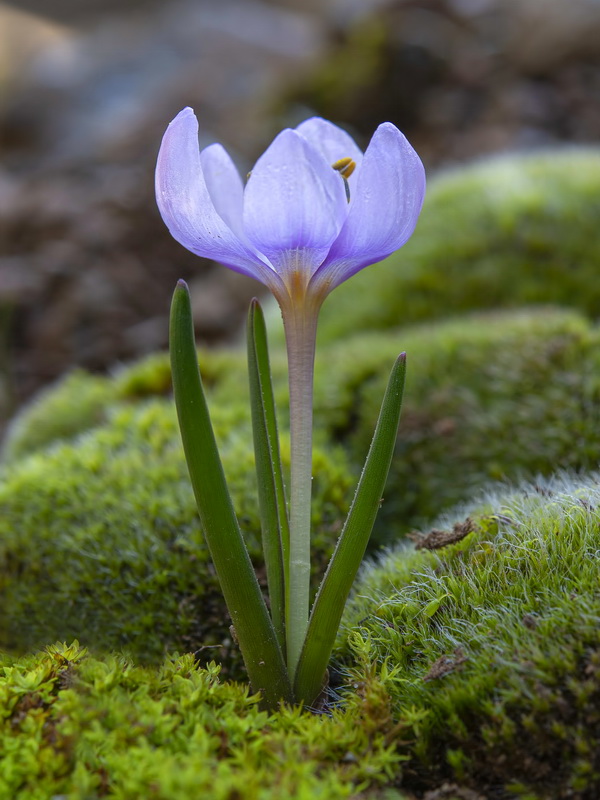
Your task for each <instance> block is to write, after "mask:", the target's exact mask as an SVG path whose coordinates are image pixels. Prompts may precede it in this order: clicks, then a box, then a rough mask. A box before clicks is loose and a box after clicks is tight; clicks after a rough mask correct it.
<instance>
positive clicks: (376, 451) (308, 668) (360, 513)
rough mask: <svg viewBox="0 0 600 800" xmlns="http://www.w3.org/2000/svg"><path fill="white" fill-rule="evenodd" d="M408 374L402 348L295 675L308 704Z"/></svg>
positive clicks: (368, 525)
mask: <svg viewBox="0 0 600 800" xmlns="http://www.w3.org/2000/svg"><path fill="white" fill-rule="evenodd" d="M405 375H406V354H405V353H402V354H401V355H400V356H399V357H398V359H397V360H396V363H395V364H394V367H393V369H392V373H391V375H390V379H389V382H388V385H387V389H386V392H385V396H384V398H383V403H382V405H381V411H380V412H379V419H378V420H377V426H376V428H375V434H374V436H373V441H372V442H371V447H370V449H369V453H368V455H367V460H366V462H365V466H364V469H363V472H362V475H361V477H360V480H359V482H358V487H357V489H356V494H355V496H354V500H353V502H352V506H351V508H350V511H349V513H348V517H347V519H346V522H345V524H344V528H343V530H342V533H341V534H340V538H339V539H338V542H337V545H336V548H335V551H334V553H333V555H332V557H331V561H330V562H329V566H328V568H327V572H326V573H325V577H324V578H323V582H322V584H321V586H320V588H319V591H318V593H317V597H316V599H315V603H314V605H313V608H312V612H311V615H310V620H309V624H308V632H307V634H306V639H305V641H304V646H303V648H302V653H301V655H300V661H299V663H298V669H297V671H296V675H295V678H294V695H295V697H296V699H297V700H303V701H304V702H305V703H306V704H310V703H312V702H313V701H314V699H315V698H316V697H317V696H318V694H319V692H320V691H321V688H322V685H323V679H324V675H325V671H326V669H327V664H328V662H329V657H330V655H331V651H332V649H333V644H334V641H335V637H336V634H337V630H338V628H339V624H340V620H341V618H342V613H343V611H344V606H345V604H346V600H347V598H348V594H349V593H350V589H351V587H352V583H353V582H354V578H355V576H356V573H357V571H358V568H359V566H360V563H361V561H362V559H363V556H364V553H365V549H366V547H367V543H368V541H369V537H370V535H371V531H372V529H373V523H374V522H375V517H376V516H377V511H378V509H379V504H380V502H381V497H382V494H383V490H384V487H385V483H386V480H387V476H388V472H389V468H390V463H391V460H392V455H393V452H394V446H395V444H396V437H397V435H398V423H399V421H400V410H401V408H402V395H403V392H404V379H405Z"/></svg>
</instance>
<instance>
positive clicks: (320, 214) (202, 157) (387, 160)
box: [156, 108, 425, 309]
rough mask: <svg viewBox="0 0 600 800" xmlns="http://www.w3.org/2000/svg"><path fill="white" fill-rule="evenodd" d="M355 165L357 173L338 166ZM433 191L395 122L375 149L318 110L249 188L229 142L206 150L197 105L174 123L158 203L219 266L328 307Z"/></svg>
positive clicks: (175, 229) (407, 226)
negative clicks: (318, 114) (328, 301)
mask: <svg viewBox="0 0 600 800" xmlns="http://www.w3.org/2000/svg"><path fill="white" fill-rule="evenodd" d="M341 161H348V162H350V163H351V164H352V165H355V168H354V171H353V172H352V174H350V175H349V177H348V178H346V177H344V175H343V171H340V170H339V169H335V168H332V167H333V165H336V164H339V162H341ZM424 192H425V173H424V170H423V165H422V164H421V161H420V159H419V157H418V155H417V154H416V153H415V151H414V150H413V148H412V147H411V146H410V144H409V143H408V142H407V140H406V138H405V137H404V136H403V135H402V133H400V131H399V130H398V129H397V128H396V127H395V126H394V125H392V124H391V123H390V122H384V123H383V124H382V125H380V126H379V127H378V128H377V130H376V131H375V134H374V135H373V138H372V139H371V142H370V144H369V146H368V147H367V149H366V151H365V153H364V154H363V153H362V152H361V150H360V149H359V147H358V146H357V145H356V143H355V142H354V140H353V139H352V138H351V137H350V136H349V135H348V134H347V133H346V132H345V131H343V130H342V129H341V128H338V127H337V126H336V125H333V124H332V123H331V122H327V120H324V119H320V118H319V117H313V118H312V119H308V120H306V121H305V122H302V123H301V124H300V125H299V126H298V127H297V128H296V129H294V130H291V129H289V128H288V129H286V130H284V131H282V132H281V133H280V134H279V135H278V136H277V137H276V138H275V140H274V141H273V142H272V144H271V145H270V146H269V147H268V149H267V150H266V152H265V153H264V154H263V155H262V156H261V157H260V158H259V159H258V161H257V162H256V165H255V166H254V168H253V170H252V172H251V173H250V175H249V177H248V181H247V183H246V186H245V187H244V184H243V182H242V179H241V177H240V175H239V173H238V171H237V169H236V167H235V166H234V164H233V162H232V160H231V158H230V157H229V155H228V154H227V152H226V151H225V149H224V148H223V147H222V146H221V145H220V144H213V145H210V146H209V147H206V148H205V149H204V150H202V151H201V152H200V150H199V147H198V123H197V120H196V117H195V115H194V112H193V111H192V109H191V108H185V109H183V111H181V112H180V113H179V114H178V115H177V116H176V117H175V119H174V120H173V121H172V122H171V124H170V125H169V127H168V129H167V131H166V133H165V135H164V138H163V142H162V146H161V148H160V153H159V156H158V164H157V169H156V196H157V201H158V207H159V209H160V212H161V214H162V217H163V219H164V221H165V223H166V225H167V227H168V228H169V230H170V232H171V234H172V235H173V237H174V238H175V239H177V241H178V242H180V243H181V244H182V245H183V246H184V247H186V248H187V249H188V250H191V251H192V252H193V253H196V254H197V255H199V256H204V257H205V258H210V259H213V260H214V261H219V262H220V263H222V264H224V265H225V266H227V267H230V268H231V269H233V270H236V271H237V272H241V273H243V274H245V275H249V276H250V277H252V278H256V279H258V280H259V281H261V282H262V283H263V284H265V285H266V286H268V287H269V289H270V290H271V291H272V292H273V294H274V295H275V297H276V298H277V300H278V301H279V304H280V306H281V307H282V309H284V308H285V307H286V306H287V305H288V304H289V302H290V301H292V302H293V303H296V304H297V303H304V301H309V302H310V304H311V305H313V304H316V305H317V306H319V305H320V304H321V302H322V301H323V299H324V298H325V297H326V296H327V294H329V292H330V291H331V290H332V289H334V288H335V287H336V286H339V284H340V283H342V282H343V281H345V280H347V278H349V277H350V276H351V275H354V273H356V272H358V271H359V270H361V269H363V267H366V266H368V265H369V264H374V263H375V262H377V261H381V260H382V259H383V258H386V257H387V256H389V255H390V253H393V252H394V251H395V250H397V249H398V248H400V247H402V245H403V244H404V243H405V242H406V241H407V240H408V238H409V237H410V235H411V234H412V232H413V230H414V228H415V225H416V222H417V218H418V216H419V212H420V210H421V205H422V203H423V196H424Z"/></svg>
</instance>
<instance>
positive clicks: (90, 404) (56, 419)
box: [1, 370, 114, 461]
mask: <svg viewBox="0 0 600 800" xmlns="http://www.w3.org/2000/svg"><path fill="white" fill-rule="evenodd" d="M113 395H114V392H113V389H112V386H111V383H110V381H109V380H108V379H107V378H105V377H101V376H96V375H90V374H89V373H87V372H84V371H83V370H77V371H75V372H72V373H71V374H69V375H67V376H66V377H64V378H62V379H61V380H60V381H58V382H57V383H56V384H53V385H52V386H50V387H49V388H48V389H45V390H44V391H43V392H40V393H39V394H38V395H37V396H36V397H35V399H34V400H33V401H32V402H31V403H29V405H27V406H25V407H24V408H23V409H22V410H21V412H20V413H19V415H18V416H17V417H16V418H15V419H14V420H13V422H12V423H11V425H10V427H9V429H8V431H7V433H6V436H5V438H4V441H3V442H2V450H1V455H2V460H3V461H9V460H12V459H14V458H19V456H22V455H25V454H26V453H28V452H31V451H32V450H36V449H39V448H40V447H44V445H46V444H48V443H49V442H53V441H54V440H56V439H63V438H69V437H71V436H74V435H76V434H78V433H80V432H81V431H82V430H87V429H88V428H91V427H93V426H94V425H99V424H101V423H102V422H104V421H105V420H106V408H107V406H108V404H109V403H110V402H111V401H112V400H113Z"/></svg>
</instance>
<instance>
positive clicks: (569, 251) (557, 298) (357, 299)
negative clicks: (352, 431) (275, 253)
mask: <svg viewBox="0 0 600 800" xmlns="http://www.w3.org/2000/svg"><path fill="white" fill-rule="evenodd" d="M598 219H600V150H598V149H591V148H590V149H585V148H581V149H569V150H557V151H552V152H549V153H545V154H538V155H520V156H515V155H510V156H502V157H496V158H493V159H489V160H486V161H481V162H478V163H475V164H473V165H471V166H468V167H461V168H459V169H456V170H452V171H448V172H446V173H442V174H439V175H437V176H436V177H434V178H433V179H432V180H431V181H430V183H429V186H428V189H427V195H426V198H425V204H424V207H423V211H422V213H421V217H420V219H419V223H418V225H417V229H416V231H415V233H414V234H413V237H412V238H411V240H410V241H409V242H408V244H406V245H405V246H404V247H403V248H402V249H401V250H399V251H398V252H397V253H396V254H394V255H393V256H391V257H390V258H388V259H387V260H386V261H384V262H382V263H380V264H375V265H373V266H370V267H367V268H366V269H364V270H362V272H360V273H358V274H357V275H355V276H354V277H353V278H352V279H351V280H349V281H347V282H346V283H344V284H342V285H341V286H340V287H339V288H338V289H336V290H335V292H333V293H332V294H331V296H330V297H329V298H328V299H327V301H326V302H325V305H324V307H323V310H322V312H321V317H320V320H319V340H320V342H321V343H325V342H330V341H335V340H337V339H340V338H342V337H344V336H347V335H352V334H353V333H354V332H356V331H357V330H360V331H367V330H382V329H387V328H397V327H398V326H400V325H412V324H414V323H416V322H422V321H426V320H438V319H441V318H443V317H449V316H457V315H459V314H462V313H464V312H466V311H467V312H470V311H477V310H484V309H500V308H515V307H519V306H524V305H532V304H536V303H539V304H546V305H547V304H556V305H561V306H567V307H571V308H576V309H579V310H580V311H581V312H582V313H584V314H586V315H589V316H590V317H591V318H596V317H597V316H598V309H599V308H600V282H599V281H598V280H597V275H598V270H599V269H600V238H599V237H598ZM268 318H269V322H270V325H271V328H272V329H273V341H274V342H275V341H282V339H283V331H282V326H281V325H280V323H279V319H278V318H279V313H278V310H277V309H276V308H274V307H273V306H271V307H270V310H269V313H268Z"/></svg>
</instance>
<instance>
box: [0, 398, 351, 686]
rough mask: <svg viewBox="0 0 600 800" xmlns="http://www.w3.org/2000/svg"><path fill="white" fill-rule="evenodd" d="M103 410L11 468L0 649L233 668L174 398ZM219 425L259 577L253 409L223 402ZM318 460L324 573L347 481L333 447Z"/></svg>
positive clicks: (4, 513) (1, 544)
mask: <svg viewBox="0 0 600 800" xmlns="http://www.w3.org/2000/svg"><path fill="white" fill-rule="evenodd" d="M107 413H108V414H109V419H108V421H107V423H106V424H105V425H104V426H98V427H96V428H95V429H93V430H92V431H90V432H89V433H87V434H84V435H82V436H80V437H79V438H78V439H77V440H76V442H75V443H73V444H70V443H57V444H55V445H54V446H53V447H51V448H50V449H47V450H45V451H42V452H40V453H34V454H33V455H31V456H30V457H29V458H26V459H22V460H20V461H18V462H14V463H12V464H11V465H9V466H8V467H7V468H6V474H5V476H4V481H3V482H2V484H1V485H0V509H1V510H0V576H1V581H2V589H3V605H4V609H5V610H4V613H3V617H4V618H3V622H2V625H1V627H0V644H1V646H4V647H7V648H10V649H11V650H22V649H27V648H30V647H32V646H38V645H39V644H40V643H43V642H47V641H48V640H52V639H56V638H61V639H63V638H71V637H80V638H82V639H84V640H85V642H86V644H91V645H93V646H94V647H96V648H99V649H104V650H105V649H112V648H125V649H126V650H127V651H129V652H131V653H133V654H135V655H136V657H138V658H140V659H142V660H146V661H147V660H156V659H157V658H161V657H162V655H163V653H164V652H165V651H168V650H173V649H177V650H196V649H198V648H202V647H204V648H213V647H214V648H215V649H207V650H205V653H204V655H208V656H209V657H210V658H212V657H217V656H218V658H219V660H222V661H223V662H224V663H226V664H227V665H228V669H230V670H233V671H234V672H235V670H236V669H237V668H238V666H239V662H238V660H237V651H236V650H235V648H233V652H232V645H231V639H230V635H229V630H228V626H229V621H228V617H227V613H226V610H225V608H224V605H223V601H222V599H221V594H220V591H219V588H218V583H217V580H216V577H215V575H214V572H213V568H212V566H211V565H210V563H209V558H208V552H207V549H206V546H205V544H204V538H203V536H202V533H201V530H200V527H199V522H198V519H197V511H196V507H195V503H194V499H193V495H192V491H191V487H190V484H189V478H188V475H187V468H186V465H185V461H184V457H183V452H182V447H181V442H180V436H179V431H178V428H177V423H176V418H175V412H174V408H173V404H172V401H171V400H160V399H153V400H146V401H144V402H143V403H141V404H137V405H127V406H121V407H115V408H113V409H112V410H109V412H107ZM213 419H214V425H215V431H216V434H217V438H218V439H219V441H220V444H221V454H222V458H223V462H224V467H225V471H226V474H227V477H228V479H229V482H230V486H231V490H232V496H233V500H234V504H235V506H236V510H237V512H238V517H239V519H240V524H241V526H242V528H243V530H244V532H245V534H246V538H247V542H248V546H249V549H250V553H251V556H252V558H253V560H254V562H255V564H256V566H257V569H258V570H259V573H260V574H262V555H261V548H260V542H259V521H258V510H257V501H256V489H255V485H254V480H255V478H254V472H253V450H252V445H251V441H250V435H249V424H248V409H247V408H246V407H245V406H242V407H241V408H240V405H239V403H238V405H237V406H236V405H235V403H232V402H230V403H228V404H227V405H225V404H224V405H222V406H220V405H217V406H216V407H215V408H214V413H213ZM288 449H289V448H287V447H285V448H284V451H283V456H284V458H286V456H287V452H288ZM316 464H317V469H318V474H317V476H316V478H315V486H314V489H315V498H314V502H315V517H314V528H315V534H316V535H315V547H316V553H317V558H316V561H315V571H319V570H322V569H323V566H324V560H325V554H326V553H327V552H329V551H330V550H331V546H332V544H333V541H334V538H335V531H336V530H337V526H338V521H339V519H340V517H341V516H342V515H343V513H344V511H345V507H346V504H347V502H348V496H349V494H350V481H349V476H348V473H347V469H346V468H345V467H344V462H343V459H342V457H341V454H340V451H339V450H338V451H337V452H335V451H331V452H330V453H329V454H327V455H326V454H325V453H324V452H323V451H318V452H317V456H316ZM230 655H231V657H232V659H233V660H231V659H230V658H229V657H230Z"/></svg>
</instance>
